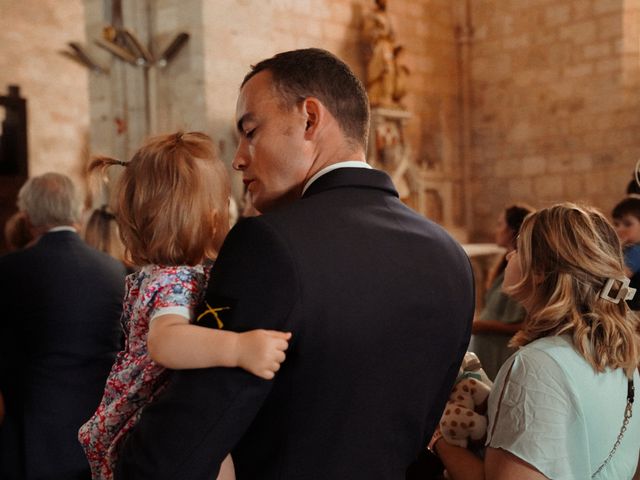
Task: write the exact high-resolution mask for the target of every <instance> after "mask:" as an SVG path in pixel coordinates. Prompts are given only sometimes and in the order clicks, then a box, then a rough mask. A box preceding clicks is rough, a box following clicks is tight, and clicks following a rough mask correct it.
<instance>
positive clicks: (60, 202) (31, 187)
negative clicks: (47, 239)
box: [18, 172, 80, 228]
mask: <svg viewBox="0 0 640 480" xmlns="http://www.w3.org/2000/svg"><path fill="white" fill-rule="evenodd" d="M18 208H19V209H20V210H21V211H23V212H25V213H26V214H27V215H28V216H29V221H30V223H31V225H32V226H33V227H35V228H42V227H49V228H53V227H57V226H60V225H72V224H74V223H77V222H78V221H79V220H80V202H79V201H78V197H77V195H76V189H75V187H74V185H73V182H72V181H71V179H70V178H69V177H67V176H66V175H61V174H59V173H52V172H51V173H45V174H44V175H40V176H38V177H33V178H30V179H29V180H27V182H26V183H25V184H24V185H23V186H22V188H21V189H20V192H18Z"/></svg>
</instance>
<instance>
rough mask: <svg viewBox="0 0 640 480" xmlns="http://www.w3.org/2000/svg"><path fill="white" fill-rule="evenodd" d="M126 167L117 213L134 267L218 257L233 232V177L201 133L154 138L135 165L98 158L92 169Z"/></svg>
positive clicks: (118, 186)
mask: <svg viewBox="0 0 640 480" xmlns="http://www.w3.org/2000/svg"><path fill="white" fill-rule="evenodd" d="M111 165H122V166H125V167H126V168H125V169H124V172H123V173H122V175H120V177H119V178H118V180H117V182H116V186H115V191H114V193H115V196H116V202H115V208H114V212H115V215H116V219H117V221H118V225H119V227H120V235H121V237H122V241H123V243H124V245H125V247H126V249H127V254H128V260H130V261H131V262H132V263H133V264H134V265H145V264H156V265H195V264H198V263H200V262H202V261H203V260H204V259H207V258H215V257H216V256H217V253H218V250H219V249H220V246H221V245H222V241H223V240H224V237H225V236H226V234H227V232H228V230H229V216H228V202H229V195H230V190H229V179H228V175H227V171H226V168H225V166H224V164H223V163H222V161H221V160H220V159H219V158H218V156H217V154H216V150H215V146H214V144H213V142H212V140H211V138H209V137H208V136H207V135H205V134H204V133H200V132H188V133H183V132H178V133H174V134H169V135H161V136H157V137H154V138H151V139H149V140H148V141H147V142H146V143H145V144H144V145H143V146H142V147H141V148H140V149H139V150H138V151H137V152H136V153H135V154H134V155H133V158H132V159H131V161H130V162H121V161H119V160H114V159H112V158H107V157H98V158H96V159H95V160H94V161H93V162H92V163H91V165H90V166H89V170H90V171H92V170H96V169H100V168H101V169H104V168H106V167H109V166H111Z"/></svg>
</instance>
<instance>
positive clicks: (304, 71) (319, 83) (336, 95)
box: [242, 48, 369, 149]
mask: <svg viewBox="0 0 640 480" xmlns="http://www.w3.org/2000/svg"><path fill="white" fill-rule="evenodd" d="M263 70H268V71H269V72H271V75H272V77H273V83H274V87H275V89H276V91H277V92H278V93H279V94H280V95H282V97H283V102H284V105H285V107H287V108H291V107H293V106H294V105H296V104H297V103H298V102H299V101H301V100H304V99H305V98H307V97H315V98H317V99H318V100H320V101H321V102H322V104H323V105H324V106H325V107H327V109H328V110H329V112H331V114H332V115H333V116H334V117H335V119H336V120H337V121H338V124H339V125H340V128H341V129H342V131H343V132H344V134H345V136H346V137H347V138H348V139H350V140H352V141H355V142H356V143H357V144H358V145H359V146H361V147H362V148H364V149H366V147H367V138H368V136H369V99H368V97H367V93H366V91H365V89H364V86H363V85H362V82H360V80H358V78H357V77H356V76H355V75H354V73H353V72H352V71H351V69H350V68H349V66H348V65H347V64H346V63H344V62H343V61H342V60H340V59H339V58H338V57H336V56H335V55H333V54H332V53H330V52H327V51H326V50H322V49H319V48H307V49H303V50H292V51H289V52H282V53H278V54H277V55H275V56H273V57H271V58H268V59H266V60H262V61H261V62H259V63H257V64H256V65H252V67H251V71H250V72H249V73H248V74H247V75H246V76H245V77H244V80H243V81H242V86H244V84H245V83H247V82H248V81H249V80H250V79H251V78H252V77H253V76H254V75H256V74H258V73H260V72H261V71H263Z"/></svg>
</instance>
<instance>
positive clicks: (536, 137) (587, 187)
mask: <svg viewBox="0 0 640 480" xmlns="http://www.w3.org/2000/svg"><path fill="white" fill-rule="evenodd" d="M471 5H472V22H473V25H474V29H475V33H474V40H473V46H472V63H471V70H472V88H473V103H472V112H473V117H472V141H473V153H472V156H471V157H472V163H471V170H472V172H471V173H472V177H473V181H472V189H471V196H472V198H473V209H474V210H473V218H474V225H473V227H474V234H475V236H476V237H477V238H490V236H491V231H492V229H493V225H494V220H495V218H496V217H497V214H498V212H499V211H500V210H501V209H502V208H503V207H504V206H505V205H507V204H509V203H511V202H514V201H526V202H529V203H531V204H532V205H534V206H537V207H541V206H546V205H549V204H552V203H555V202H559V201H563V200H570V201H581V202H586V203H589V204H592V205H595V206H597V207H599V208H601V209H602V210H603V211H604V212H605V213H607V214H608V213H609V212H610V210H611V208H612V207H613V205H614V204H615V203H616V202H617V201H618V200H619V199H620V198H621V197H622V195H623V194H624V191H625V187H626V184H627V183H628V181H629V180H630V179H631V173H632V170H633V166H634V164H635V162H636V160H637V159H638V158H639V157H640V135H638V132H639V131H640V130H639V127H640V37H639V32H638V30H639V25H640V16H639V10H640V2H638V1H637V0H528V1H516V0H512V1H507V0H502V1H494V0H473V1H472V2H471Z"/></svg>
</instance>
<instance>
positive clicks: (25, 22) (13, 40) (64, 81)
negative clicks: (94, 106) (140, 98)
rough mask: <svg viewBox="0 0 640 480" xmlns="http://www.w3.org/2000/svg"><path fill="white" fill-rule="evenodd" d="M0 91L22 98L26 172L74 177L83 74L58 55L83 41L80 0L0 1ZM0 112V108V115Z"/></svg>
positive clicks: (81, 146)
mask: <svg viewBox="0 0 640 480" xmlns="http://www.w3.org/2000/svg"><path fill="white" fill-rule="evenodd" d="M0 12H1V13H0V50H1V54H0V95H6V91H7V87H8V85H18V86H20V94H21V96H22V97H24V98H26V99H27V119H28V135H29V136H28V143H29V174H30V175H40V174H42V173H45V172H47V171H51V170H55V171H61V172H64V173H66V174H67V175H70V176H71V177H73V178H75V179H76V180H78V181H80V180H81V179H82V177H83V174H82V170H83V167H84V162H85V159H86V156H87V146H88V145H87V144H88V132H89V96H88V88H89V87H88V82H89V79H88V77H87V74H86V72H85V71H84V69H83V68H82V67H80V66H76V65H74V64H72V63H71V61H70V60H68V59H66V58H64V57H63V56H62V55H60V54H59V53H58V50H62V49H64V48H65V47H66V43H67V42H70V41H84V38H85V34H84V22H85V19H84V6H83V2H82V0H66V1H64V2H59V1H55V0H25V1H12V0H0ZM3 115H4V111H3V109H0V119H1V118H2V116H3Z"/></svg>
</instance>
